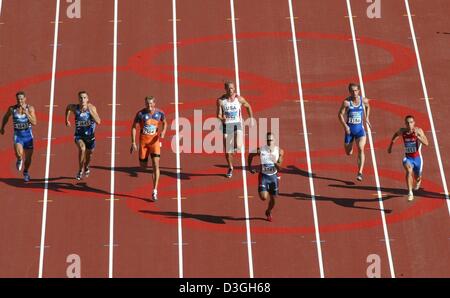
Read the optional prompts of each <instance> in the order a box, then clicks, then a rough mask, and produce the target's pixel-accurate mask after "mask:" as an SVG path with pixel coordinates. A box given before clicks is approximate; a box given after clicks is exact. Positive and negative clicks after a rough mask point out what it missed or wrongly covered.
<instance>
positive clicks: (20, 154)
mask: <svg viewBox="0 0 450 298" xmlns="http://www.w3.org/2000/svg"><path fill="white" fill-rule="evenodd" d="M14 153H15V154H16V158H17V160H22V159H23V147H22V145H21V144H14Z"/></svg>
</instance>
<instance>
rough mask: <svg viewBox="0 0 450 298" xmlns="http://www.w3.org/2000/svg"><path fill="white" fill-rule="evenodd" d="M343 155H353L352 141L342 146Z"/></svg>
mask: <svg viewBox="0 0 450 298" xmlns="http://www.w3.org/2000/svg"><path fill="white" fill-rule="evenodd" d="M344 149H345V154H347V155H352V154H353V141H351V142H350V143H348V144H344Z"/></svg>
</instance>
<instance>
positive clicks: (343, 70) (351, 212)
mask: <svg viewBox="0 0 450 298" xmlns="http://www.w3.org/2000/svg"><path fill="white" fill-rule="evenodd" d="M341 2H342V3H341ZM341 2H339V3H337V2H336V1H321V2H320V3H319V2H317V1H310V0H307V1H301V2H298V1H296V2H294V3H293V9H294V15H295V16H296V17H298V19H296V26H297V36H298V38H299V41H297V44H298V47H299V56H300V57H299V59H300V63H301V72H302V78H303V90H304V92H305V100H306V101H307V102H306V103H305V111H306V121H307V123H308V132H309V133H310V135H308V138H309V142H310V149H311V156H312V158H311V162H312V169H313V173H314V186H315V189H316V194H317V197H316V200H317V209H318V211H317V212H318V221H319V225H320V235H321V240H322V243H321V244H322V252H323V266H324V275H325V276H326V277H367V269H368V267H369V265H370V263H368V260H369V262H371V261H370V260H372V258H373V257H374V255H375V258H376V256H378V257H379V258H380V262H381V263H380V264H381V272H380V275H381V276H382V277H389V276H390V273H389V267H388V257H387V250H386V246H385V242H384V241H385V237H384V233H383V229H382V226H381V213H380V208H379V204H378V198H377V196H376V189H375V179H374V175H373V171H372V169H371V166H372V160H371V155H370V151H369V150H368V147H369V145H368V144H367V146H366V151H365V153H366V161H365V171H364V174H365V175H364V180H363V181H362V182H358V181H356V179H355V178H356V173H357V165H356V161H357V156H356V155H357V149H356V148H354V153H353V155H352V156H345V154H344V148H343V143H344V130H343V128H342V127H341V124H340V123H339V122H338V118H337V114H338V110H339V107H340V105H341V103H342V101H343V100H344V99H345V98H346V97H347V96H348V95H349V94H348V91H347V84H348V83H349V82H351V81H356V82H357V72H356V64H355V60H354V55H353V46H352V43H351V35H350V33H349V30H348V18H346V16H347V9H346V7H345V5H343V4H345V2H343V1H341ZM331 8H332V9H331ZM318 16H320V17H318ZM373 51H374V52H375V53H376V54H379V52H380V50H379V49H377V48H376V47H374V48H373ZM383 66H384V65H379V66H377V67H379V68H382V67H383ZM302 164H303V165H302ZM304 164H305V161H302V160H298V164H297V167H299V168H304V167H305V165H304ZM286 197H287V198H290V199H292V198H297V200H298V201H300V202H301V201H303V200H307V201H308V202H309V201H310V196H309V194H308V193H302V192H301V191H298V190H296V191H295V192H293V193H290V194H289V193H288V194H287V195H286ZM394 197H395V195H391V196H389V197H387V198H386V199H393V198H394ZM367 223H375V224H367Z"/></svg>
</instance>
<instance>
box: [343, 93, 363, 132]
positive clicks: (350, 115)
mask: <svg viewBox="0 0 450 298" xmlns="http://www.w3.org/2000/svg"><path fill="white" fill-rule="evenodd" d="M347 100H348V102H349V107H348V109H347V124H348V125H350V126H354V127H355V126H362V119H363V116H364V104H363V99H362V97H360V98H359V105H356V106H355V105H354V104H353V101H352V98H351V97H348V98H347Z"/></svg>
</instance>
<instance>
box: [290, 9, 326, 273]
mask: <svg viewBox="0 0 450 298" xmlns="http://www.w3.org/2000/svg"><path fill="white" fill-rule="evenodd" d="M288 4H289V16H290V23H291V32H292V45H293V47H294V58H295V71H296V75H297V86H298V93H299V96H300V111H301V117H302V126H303V136H304V141H305V149H306V160H307V164H308V179H309V188H310V191H311V203H312V209H313V216H314V229H315V236H316V244H317V258H318V262H319V271H320V277H321V278H324V277H325V274H324V269H323V259H322V246H321V241H320V231H319V219H318V216H317V206H316V195H315V189H314V179H313V174H312V164H311V157H310V153H309V140H308V128H307V124H306V113H305V105H304V102H303V89H302V78H301V72H300V59H299V55H298V46H297V41H296V37H297V34H296V31H295V24H294V12H293V8H292V0H288Z"/></svg>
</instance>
